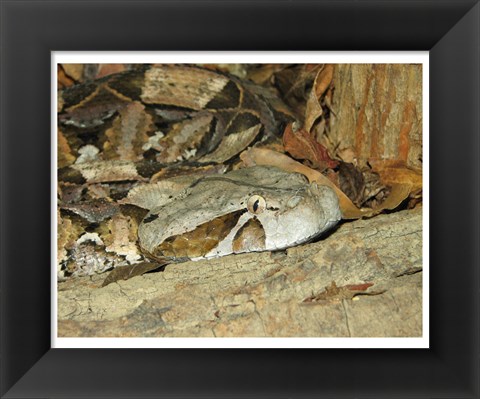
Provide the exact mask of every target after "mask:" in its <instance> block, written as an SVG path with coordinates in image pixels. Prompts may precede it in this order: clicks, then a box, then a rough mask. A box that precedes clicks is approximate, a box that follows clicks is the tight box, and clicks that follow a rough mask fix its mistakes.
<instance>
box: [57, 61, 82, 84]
mask: <svg viewBox="0 0 480 399" xmlns="http://www.w3.org/2000/svg"><path fill="white" fill-rule="evenodd" d="M62 68H63V70H64V71H65V74H66V75H68V76H69V77H70V78H72V79H73V80H75V81H77V82H80V81H81V80H82V77H83V70H84V68H85V64H62Z"/></svg>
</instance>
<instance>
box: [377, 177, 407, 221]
mask: <svg viewBox="0 0 480 399" xmlns="http://www.w3.org/2000/svg"><path fill="white" fill-rule="evenodd" d="M411 192H412V186H411V185H410V184H394V185H392V187H391V190H390V194H389V195H388V197H387V198H386V199H385V201H383V202H382V203H381V204H380V206H379V207H377V208H375V209H374V214H375V215H376V214H378V213H380V212H381V211H383V210H385V209H389V210H391V209H395V208H396V207H397V206H399V205H400V204H401V203H402V202H403V201H405V200H406V199H407V198H408V197H409V196H410V193H411Z"/></svg>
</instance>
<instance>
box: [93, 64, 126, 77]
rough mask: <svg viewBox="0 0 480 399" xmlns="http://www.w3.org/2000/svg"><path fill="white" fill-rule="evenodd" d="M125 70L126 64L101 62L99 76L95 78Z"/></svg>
mask: <svg viewBox="0 0 480 399" xmlns="http://www.w3.org/2000/svg"><path fill="white" fill-rule="evenodd" d="M125 70H126V66H125V64H99V65H98V70H97V76H96V77H95V79H99V78H103V77H104V76H108V75H111V74H113V73H119V72H123V71H125Z"/></svg>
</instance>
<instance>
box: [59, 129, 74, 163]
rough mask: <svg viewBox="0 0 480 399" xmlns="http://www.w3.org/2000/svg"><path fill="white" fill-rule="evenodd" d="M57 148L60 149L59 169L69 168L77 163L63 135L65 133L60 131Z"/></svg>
mask: <svg viewBox="0 0 480 399" xmlns="http://www.w3.org/2000/svg"><path fill="white" fill-rule="evenodd" d="M57 147H58V165H57V167H58V168H63V167H65V166H69V165H71V164H72V163H74V162H75V156H74V155H73V154H72V150H71V148H70V146H69V145H68V141H67V139H66V138H65V136H64V135H63V132H62V131H61V130H60V129H58V134H57Z"/></svg>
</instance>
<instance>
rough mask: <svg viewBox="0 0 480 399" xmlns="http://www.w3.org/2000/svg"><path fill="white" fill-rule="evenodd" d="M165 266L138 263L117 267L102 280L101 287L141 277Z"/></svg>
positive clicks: (162, 264) (152, 263) (161, 264)
mask: <svg viewBox="0 0 480 399" xmlns="http://www.w3.org/2000/svg"><path fill="white" fill-rule="evenodd" d="M165 264H166V263H154V262H140V263H135V264H133V265H128V266H120V267H117V268H115V269H113V270H112V271H111V272H110V273H109V275H108V276H107V277H106V278H105V280H103V283H102V287H105V286H107V285H108V284H111V283H114V282H116V281H119V280H128V279H131V278H132V277H135V276H141V275H142V274H145V273H147V272H151V271H153V270H156V269H158V268H160V267H161V266H164V265H165Z"/></svg>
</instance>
